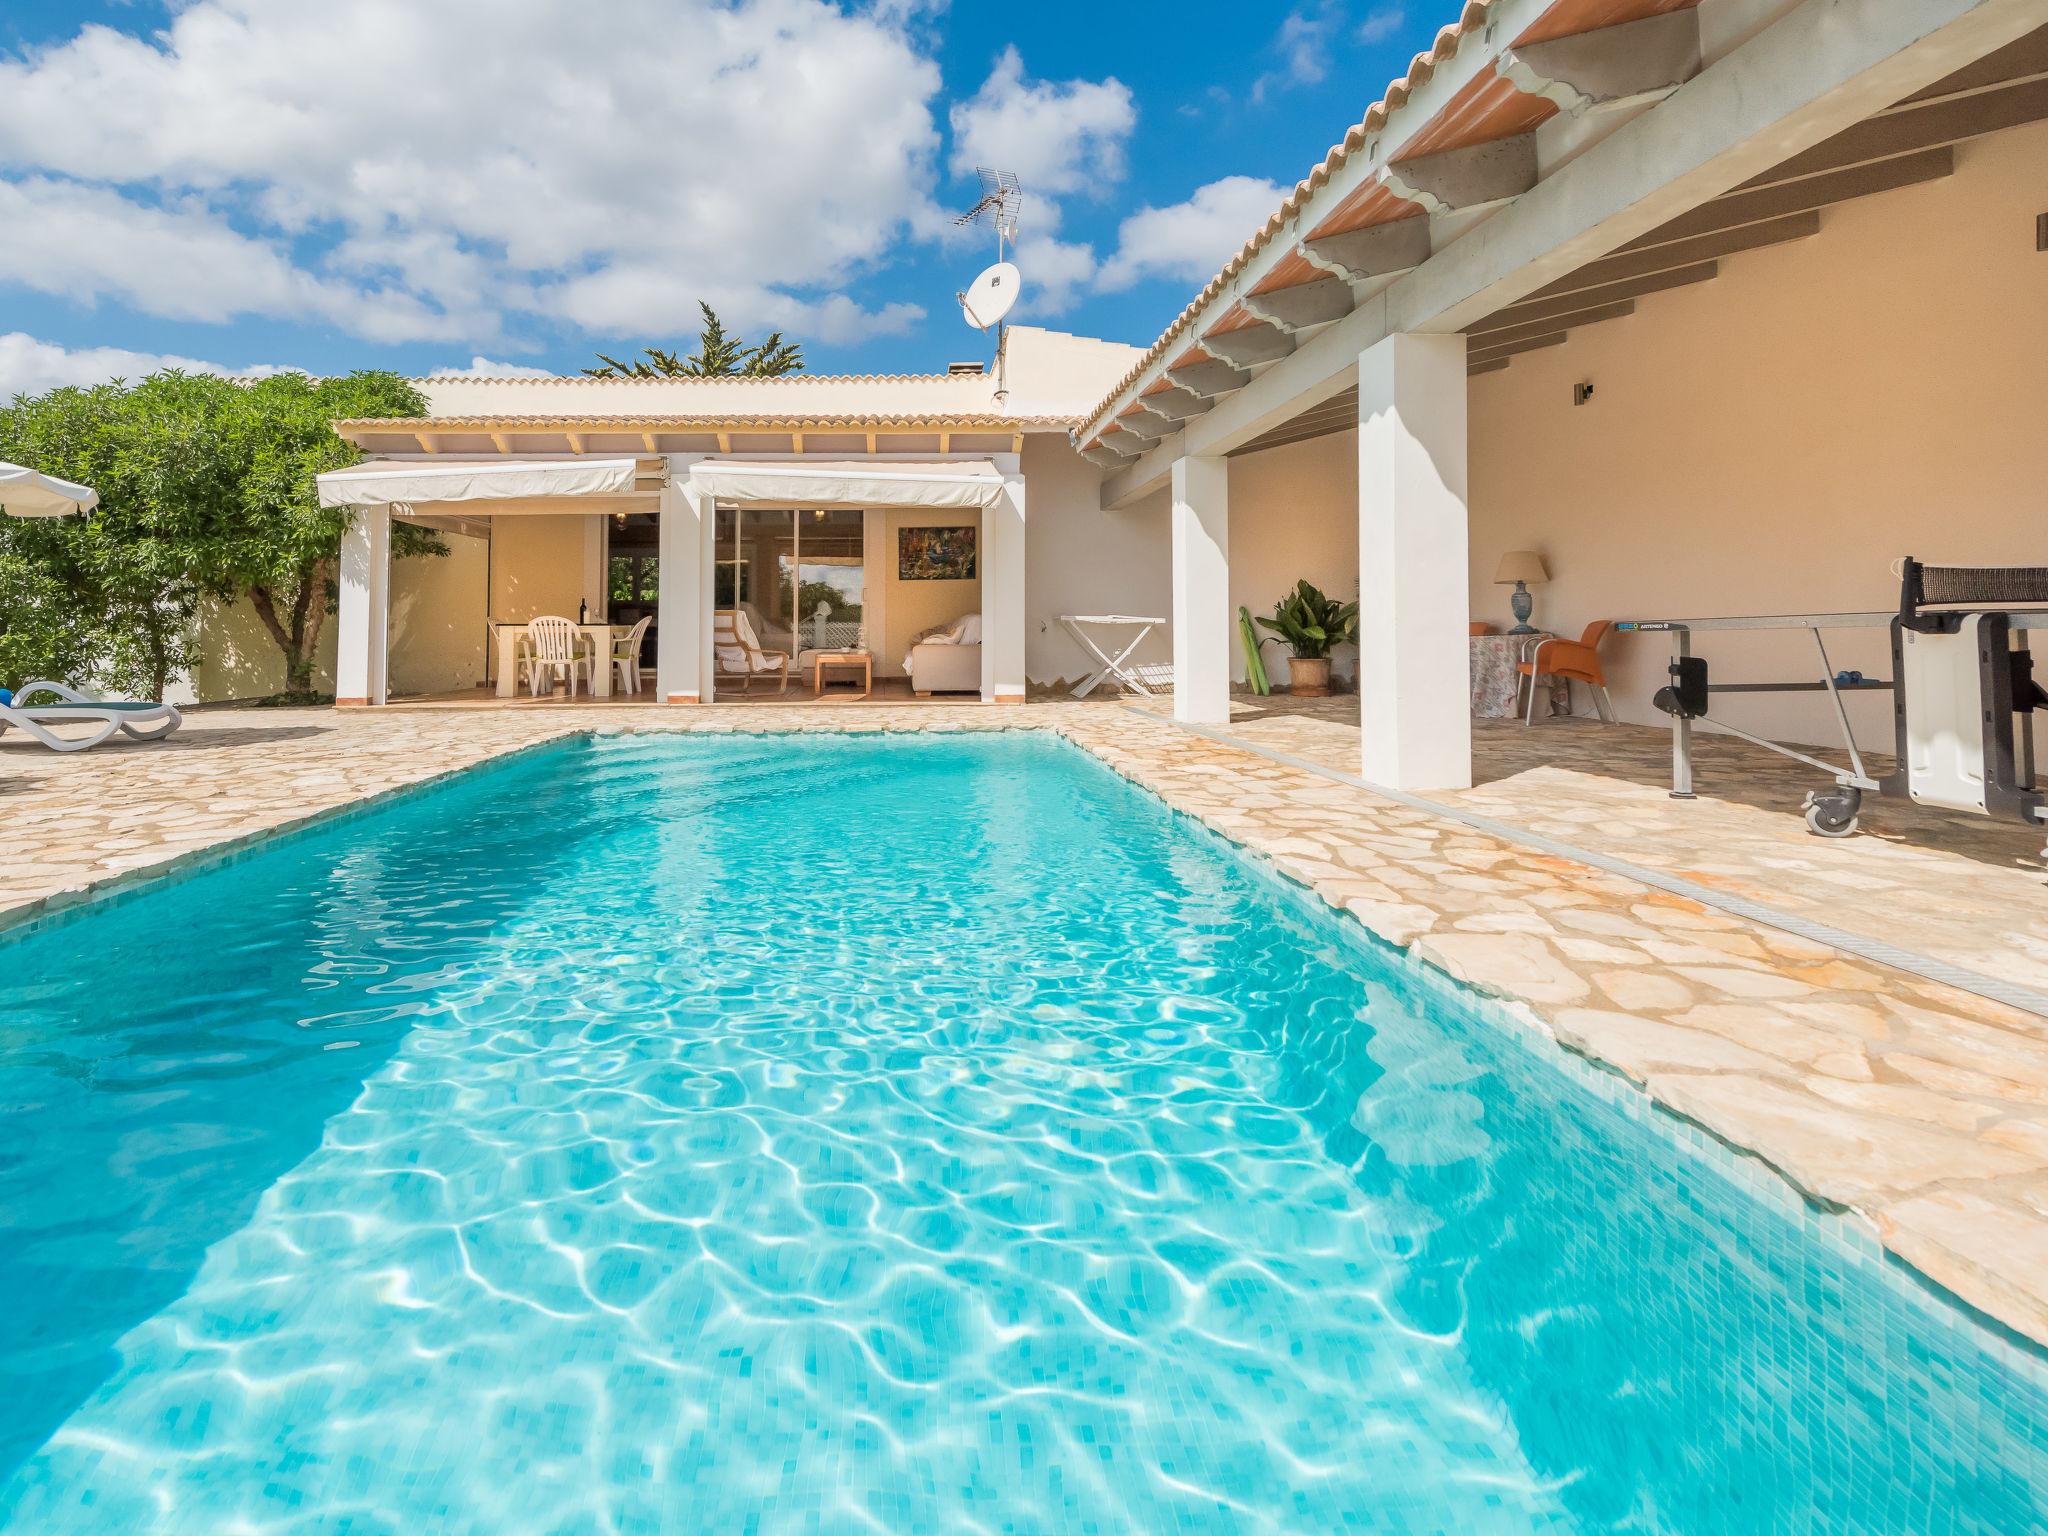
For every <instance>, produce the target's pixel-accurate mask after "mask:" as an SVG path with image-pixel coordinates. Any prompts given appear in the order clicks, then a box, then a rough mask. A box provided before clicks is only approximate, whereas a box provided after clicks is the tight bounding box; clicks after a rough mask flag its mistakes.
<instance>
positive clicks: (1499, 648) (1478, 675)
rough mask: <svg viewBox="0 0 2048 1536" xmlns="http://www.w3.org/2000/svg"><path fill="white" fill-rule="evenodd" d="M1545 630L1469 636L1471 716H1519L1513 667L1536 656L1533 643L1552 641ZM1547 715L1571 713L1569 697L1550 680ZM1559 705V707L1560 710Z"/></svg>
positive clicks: (1519, 695) (1517, 683)
mask: <svg viewBox="0 0 2048 1536" xmlns="http://www.w3.org/2000/svg"><path fill="white" fill-rule="evenodd" d="M1555 638H1556V636H1554V635H1552V634H1551V633H1550V632H1549V631H1548V630H1544V629H1538V630H1532V631H1530V632H1529V633H1528V634H1522V635H1516V634H1506V635H1474V636H1473V637H1472V713H1473V715H1475V716H1476V717H1477V718H1479V719H1481V720H1512V719H1514V718H1515V717H1516V716H1518V715H1519V714H1521V713H1522V704H1521V699H1522V693H1521V674H1520V673H1518V672H1517V671H1516V670H1515V668H1516V667H1517V666H1519V665H1520V664H1521V663H1523V662H1525V661H1527V660H1528V659H1529V658H1530V656H1532V655H1533V654H1534V653H1535V650H1536V642H1537V641H1539V640H1552V639H1555ZM1548 692H1549V694H1550V713H1552V714H1570V713H1571V702H1570V699H1571V696H1570V694H1568V693H1561V688H1560V685H1559V684H1558V682H1557V681H1556V680H1555V679H1553V680H1552V682H1551V685H1550V687H1549V689H1548ZM1560 703H1562V708H1560V707H1559V706H1560Z"/></svg>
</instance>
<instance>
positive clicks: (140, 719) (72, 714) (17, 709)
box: [0, 679, 185, 752]
mask: <svg viewBox="0 0 2048 1536" xmlns="http://www.w3.org/2000/svg"><path fill="white" fill-rule="evenodd" d="M43 694H49V695H51V696H52V697H54V698H55V699H56V700H57V701H58V702H56V703H54V704H37V703H34V702H33V700H34V699H36V698H37V697H38V696H40V695H43ZM184 723H185V720H184V717H183V716H182V715H180V714H179V713H178V712H177V710H175V709H173V708H172V707H171V706H170V705H168V704H149V703H131V702H128V701H124V700H118V699H91V698H87V697H86V696H85V695H84V694H82V693H79V692H78V691H77V690H75V689H71V688H66V687H65V686H64V685H63V684H62V683H52V682H47V681H44V680H40V679H39V680H37V681H36V682H33V683H27V684H24V685H23V686H22V689H21V691H20V692H19V693H17V694H15V695H14V696H13V697H12V698H10V699H6V700H4V701H0V735H5V734H6V731H7V728H8V727H9V726H18V727H20V728H21V729H22V730H24V731H27V732H28V733H29V735H31V736H33V737H35V739H36V740H37V741H40V742H41V743H42V744H43V745H44V746H46V747H48V748H49V749H50V750H51V751H53V752H83V751H84V750H85V749H86V748H87V747H96V746H98V745H99V744H100V743H101V742H103V741H105V740H106V739H107V738H108V737H109V736H111V735H113V734H114V732H116V731H121V732H123V733H125V734H126V735H129V736H132V737H134V738H135V739H136V740H137V741H162V740H163V739H164V737H166V736H168V735H170V734H171V732H173V731H175V730H176V729H177V728H178V727H179V726H181V725H183V724H184ZM57 725H88V726H93V727H95V729H94V730H92V731H91V732H90V733H89V734H87V735H84V736H60V735H58V734H57V732H55V731H54V730H52V729H50V727H52V726H57Z"/></svg>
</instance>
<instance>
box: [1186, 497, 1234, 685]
mask: <svg viewBox="0 0 2048 1536" xmlns="http://www.w3.org/2000/svg"><path fill="white" fill-rule="evenodd" d="M1230 635H1231V623H1230V461H1229V460H1228V459H1221V458H1179V459H1175V460H1174V461H1173V718H1174V719H1176V720H1185V721H1188V722H1189V723H1190V724H1196V725H1226V724H1228V723H1229V721H1230Z"/></svg>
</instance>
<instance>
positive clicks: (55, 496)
mask: <svg viewBox="0 0 2048 1536" xmlns="http://www.w3.org/2000/svg"><path fill="white" fill-rule="evenodd" d="M99 504H100V493H99V492H98V491H96V490H94V489H93V488H92V487H91V486H89V485H74V484H73V483H72V482H71V481H69V480H59V479H58V478H57V477H56V476H55V475H39V474H37V473H36V472H35V471H34V470H32V469H27V468H24V467H23V466H22V465H20V464H6V463H0V512H5V513H6V514H7V515H8V516H10V517H69V516H70V515H71V514H72V513H73V512H90V511H91V510H92V509H93V508H94V507H96V506H98V505H99Z"/></svg>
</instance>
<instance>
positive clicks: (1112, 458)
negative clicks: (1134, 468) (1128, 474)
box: [1081, 442, 1135, 469]
mask: <svg viewBox="0 0 2048 1536" xmlns="http://www.w3.org/2000/svg"><path fill="white" fill-rule="evenodd" d="M1081 457H1082V458H1084V459H1086V460H1087V461H1088V462H1089V463H1091V464H1099V465H1101V466H1102V467H1103V468H1104V469H1122V468H1123V467H1124V466H1125V465H1126V464H1128V463H1130V462H1131V460H1132V459H1133V458H1134V457H1135V455H1133V454H1128V453H1118V452H1117V451H1116V450H1115V449H1114V448H1109V447H1106V446H1104V445H1103V444H1102V443H1101V442H1093V443H1090V444H1089V445H1088V446H1087V447H1086V448H1083V449H1082V450H1081Z"/></svg>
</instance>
